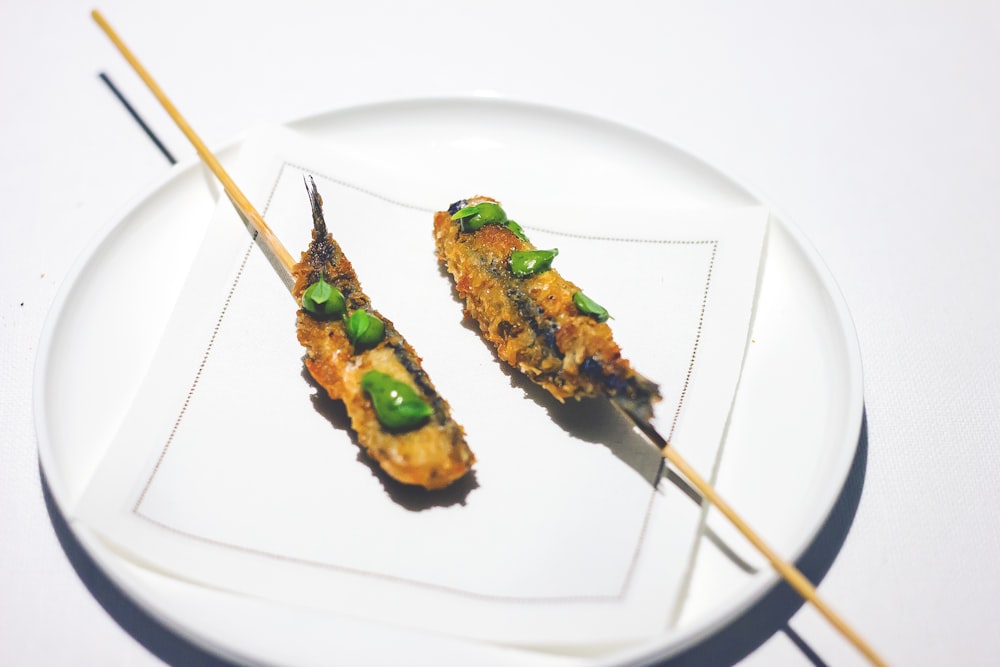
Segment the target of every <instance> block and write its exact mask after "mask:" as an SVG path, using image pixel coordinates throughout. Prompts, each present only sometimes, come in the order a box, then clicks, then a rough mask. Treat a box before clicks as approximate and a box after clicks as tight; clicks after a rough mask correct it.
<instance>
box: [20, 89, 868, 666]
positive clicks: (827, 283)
mask: <svg viewBox="0 0 1000 667" xmlns="http://www.w3.org/2000/svg"><path fill="white" fill-rule="evenodd" d="M414 105H420V106H424V107H431V106H442V105H443V106H452V107H454V106H458V105H464V106H466V107H472V106H485V107H505V108H506V109H511V110H517V111H519V112H530V113H535V114H538V113H540V114H543V115H545V116H547V117H556V116H563V117H565V116H571V117H574V118H576V119H578V120H580V121H584V122H587V123H590V124H595V123H596V124H597V125H599V126H602V127H603V128H604V129H609V130H613V131H615V132H624V133H627V134H631V135H633V136H635V137H641V138H643V139H645V140H648V141H650V142H652V143H654V144H657V145H659V147H661V148H664V147H665V148H668V149H670V150H672V151H674V152H676V153H677V154H678V155H682V156H684V157H685V158H686V159H688V160H691V161H693V162H695V163H697V164H699V165H701V167H702V168H704V169H706V170H708V171H710V172H711V173H712V174H714V175H715V176H716V177H717V178H719V179H722V180H724V181H725V182H727V184H728V185H730V186H732V187H734V188H736V189H738V190H740V191H742V192H743V193H745V194H746V195H747V196H748V197H749V198H750V199H752V200H754V201H755V202H758V203H759V204H761V205H764V206H767V207H768V209H769V210H770V212H771V221H772V223H774V222H776V223H777V224H779V225H780V226H781V228H782V231H784V232H785V233H787V234H788V235H789V236H790V237H791V239H792V240H793V242H794V245H795V247H796V249H797V250H798V251H799V252H801V253H802V255H803V257H804V259H805V260H806V261H807V263H808V264H809V266H810V267H811V269H812V270H813V272H814V274H815V277H816V278H817V279H818V280H819V282H820V284H821V285H822V287H823V289H824V291H825V293H826V295H827V296H828V297H829V300H830V303H831V305H832V306H833V309H834V311H835V319H836V321H837V323H838V324H839V330H838V332H837V335H838V339H839V340H841V341H842V342H843V343H844V346H845V349H844V351H845V353H846V355H847V360H848V361H849V364H848V368H847V379H848V380H849V381H848V382H847V384H846V387H845V389H846V395H845V405H846V406H847V407H848V411H849V415H848V420H847V422H848V424H849V426H845V430H846V432H847V433H850V434H853V441H852V443H850V446H849V447H845V448H844V451H843V453H842V456H841V457H839V458H838V460H840V459H841V458H842V459H843V463H842V464H841V465H840V466H839V467H838V469H837V470H836V483H834V484H831V485H830V488H831V489H833V490H835V492H834V493H833V494H832V497H831V498H824V499H823V500H822V503H821V504H822V510H823V511H822V516H821V520H819V521H817V522H815V525H813V526H811V527H810V529H809V530H807V531H803V535H802V536H800V538H799V539H798V540H797V546H796V547H795V548H794V549H793V553H792V554H789V555H788V556H787V560H788V561H789V562H793V563H794V562H795V561H796V560H797V559H798V558H799V557H801V556H802V554H803V553H804V552H805V550H806V549H807V548H808V547H809V545H810V544H812V543H813V541H814V540H815V539H816V537H817V535H818V533H819V531H820V530H821V529H822V526H823V524H824V522H825V520H826V518H827V517H829V515H830V512H831V511H832V510H833V507H834V504H835V502H836V500H837V498H838V496H839V493H840V491H841V490H842V489H843V486H844V484H845V483H846V480H847V475H848V473H849V471H850V467H851V463H852V461H853V459H854V456H855V454H856V451H857V444H858V440H859V437H860V434H861V430H862V427H863V413H864V395H863V366H862V359H861V350H860V342H859V338H858V334H857V331H856V328H855V326H854V320H853V317H852V316H851V313H850V310H849V308H848V304H847V301H846V299H845V297H844V294H843V292H842V290H841V288H840V286H839V285H838V283H837V281H836V279H835V277H834V275H833V273H832V271H831V270H830V268H829V266H828V265H827V263H826V262H825V260H824V259H823V258H822V256H821V255H820V253H819V252H818V250H817V249H816V247H815V246H814V245H813V243H812V242H811V241H810V240H809V239H808V238H807V237H806V235H805V234H804V232H803V231H802V230H801V228H800V227H799V226H798V225H797V224H795V223H794V221H793V220H792V219H791V218H790V217H789V216H787V215H785V213H784V212H783V211H782V210H781V209H780V208H779V207H777V206H775V205H774V204H773V203H772V202H771V199H769V198H768V197H766V196H764V195H763V194H762V193H761V192H760V191H759V190H758V189H757V188H754V187H752V186H750V185H749V184H748V181H747V180H746V179H743V178H740V177H739V176H738V175H735V174H734V173H733V172H732V171H728V170H722V169H720V168H718V167H716V166H715V165H714V164H713V163H711V162H709V161H708V160H706V159H705V158H703V157H701V156H700V155H699V154H698V153H696V152H694V151H691V150H688V149H687V148H686V147H684V146H683V145H681V144H679V143H678V142H676V141H673V140H671V139H669V138H666V137H662V136H658V135H655V134H652V133H650V132H647V131H645V130H643V129H639V128H635V127H632V126H629V125H627V124H624V123H621V122H618V121H616V120H612V119H608V118H605V117H602V116H599V115H595V114H591V113H588V112H584V111H580V110H576V109H570V108H564V107H559V106H553V105H547V104H541V103H536V102H525V101H519V100H515V99H510V98H505V97H497V96H493V95H489V96H486V95H454V96H452V95H446V96H418V97H403V98H388V99H385V100H376V101H369V102H364V103H360V104H354V105H350V106H345V107H339V108H334V109H328V110H325V111H322V112H319V113H314V114H308V115H304V116H301V117H298V118H296V119H293V120H291V121H288V122H287V123H284V124H285V125H286V126H288V127H289V128H291V129H293V130H300V129H301V128H303V127H305V126H308V125H309V124H319V123H330V122H334V123H336V120H337V119H338V117H340V118H343V117H344V116H347V115H350V114H364V113H365V112H370V111H373V110H378V111H399V110H402V109H404V108H405V107H407V106H409V107H413V106H414ZM246 136H247V132H241V133H239V134H238V135H237V136H236V138H235V139H232V140H230V141H228V142H226V143H225V144H223V146H222V148H220V149H218V150H215V151H213V152H214V153H215V154H216V155H220V154H224V153H227V152H229V151H232V150H234V149H235V148H238V147H239V146H240V145H242V143H243V142H244V141H245V139H246ZM199 166H200V160H199V159H198V158H197V156H192V157H190V158H188V159H186V160H184V161H181V162H179V163H177V164H175V165H172V166H171V167H170V168H169V170H168V171H167V172H166V173H165V174H164V176H163V177H161V178H158V179H155V180H153V181H152V182H151V183H150V184H149V185H147V186H146V187H145V188H144V189H143V190H142V191H140V192H139V193H138V194H137V195H135V196H133V197H131V198H129V199H128V200H127V201H126V202H125V204H124V206H122V207H120V208H118V209H116V211H115V213H114V214H113V215H112V216H111V218H110V219H109V220H108V221H106V222H105V223H104V224H103V225H101V226H100V227H99V229H98V230H97V232H96V233H95V234H94V235H93V236H92V237H91V238H90V240H89V241H88V242H87V243H86V244H85V246H84V248H83V249H82V250H81V251H80V253H79V254H78V255H77V257H76V259H75V260H74V263H73V264H72V265H71V267H70V269H69V270H68V271H67V274H66V276H65V278H64V279H63V281H62V282H61V284H60V286H59V288H58V291H57V295H56V298H55V299H54V301H53V303H52V305H51V306H50V308H49V311H48V313H47V315H46V317H45V321H44V324H43V328H42V334H41V336H40V338H39V344H38V348H37V352H36V357H35V367H34V372H33V387H32V407H33V422H34V427H35V435H36V449H37V452H38V457H39V463H40V467H41V473H42V476H43V477H44V482H43V483H45V484H46V485H47V486H48V488H49V491H50V493H51V495H52V498H53V501H54V504H55V507H56V509H57V510H58V511H59V512H60V513H61V514H62V516H63V518H64V519H66V523H67V526H68V528H69V530H70V531H71V532H72V533H73V536H74V537H75V538H76V539H77V540H78V541H79V542H80V544H81V546H82V547H83V549H84V551H85V552H86V554H87V556H89V557H90V558H91V559H92V560H93V561H94V562H95V563H97V564H98V565H99V566H100V568H101V571H102V573H103V574H104V575H105V576H107V577H108V578H109V579H110V580H111V581H112V582H113V583H114V584H116V585H117V586H119V587H120V588H121V590H122V592H123V594H125V595H126V596H127V597H129V598H131V599H133V600H134V601H136V602H137V603H138V604H139V605H140V606H141V607H142V609H143V610H144V611H146V612H147V613H149V614H150V615H151V616H153V617H154V618H156V619H157V620H158V621H159V622H160V623H162V624H163V625H164V626H165V627H167V628H168V629H169V630H170V631H171V632H174V633H177V634H178V635H180V636H181V637H183V638H184V639H186V640H188V641H191V642H193V643H194V644H196V645H199V646H201V647H203V648H205V649H206V650H208V651H210V652H212V653H214V654H216V655H219V656H225V657H229V658H233V657H238V658H247V657H251V658H253V657H254V656H243V655H241V654H240V653H239V652H238V651H234V650H233V648H232V647H229V646H224V645H222V644H220V643H219V642H218V641H217V640H215V639H214V638H213V637H212V636H211V635H210V634H206V633H203V632H199V631H197V630H195V629H192V628H189V627H187V626H186V625H185V624H184V623H182V622H180V621H178V619H175V618H172V617H171V616H170V615H169V614H166V613H165V612H164V611H163V610H162V609H160V608H159V607H158V605H157V604H156V601H155V600H150V599H149V596H148V592H149V591H148V589H146V588H145V587H144V586H143V584H142V582H139V581H138V580H135V579H134V577H133V576H132V575H131V573H127V572H125V571H123V570H122V569H121V568H116V567H114V560H116V559H118V560H120V557H119V556H117V555H116V554H115V553H114V552H113V550H111V549H110V548H109V547H107V546H106V545H105V544H104V543H103V542H102V541H101V540H100V539H99V538H98V537H97V536H96V535H94V534H93V533H92V532H91V531H90V530H89V528H87V527H86V526H85V525H83V524H82V523H80V522H79V521H75V520H73V519H72V517H71V516H70V514H68V512H67V510H68V509H69V508H67V499H66V497H65V494H66V490H65V489H64V488H62V487H63V481H62V480H61V479H60V470H59V465H58V463H57V460H56V459H57V457H56V456H55V451H54V449H53V447H52V441H51V440H52V438H51V435H50V434H49V431H48V428H47V424H48V421H49V417H48V411H47V409H46V406H45V400H44V398H45V396H44V394H45V388H46V384H47V383H46V380H47V374H48V373H49V366H48V363H47V360H48V358H49V356H50V351H51V349H52V346H53V344H54V341H55V338H56V336H57V333H58V331H59V326H58V325H59V323H60V320H61V319H62V317H63V314H64V310H65V308H66V305H67V302H68V296H69V291H70V289H69V288H70V287H72V285H74V284H76V283H77V282H78V281H79V280H80V279H81V278H82V276H83V275H84V274H85V273H86V271H87V269H88V267H90V265H91V263H92V262H93V260H94V259H95V257H97V256H98V255H99V253H100V252H101V250H102V249H103V248H104V247H105V245H107V244H109V243H110V242H111V239H112V237H113V236H114V233H115V231H116V230H118V229H119V227H120V226H121V225H122V224H123V222H125V221H126V220H128V219H129V217H130V216H131V215H132V214H133V213H134V212H135V211H136V210H137V209H139V208H140V207H141V206H143V205H144V204H146V203H147V202H149V201H150V200H152V199H153V198H154V197H156V196H157V194H158V193H159V192H161V191H162V190H164V189H166V188H168V187H170V186H171V185H175V184H176V183H175V182H176V181H177V180H180V179H181V178H183V177H184V176H185V175H187V174H188V173H189V172H190V171H192V170H197V169H198V168H199ZM755 317H756V313H755ZM752 326H753V323H751V327H752ZM737 391H738V390H737ZM779 581H780V577H779V575H778V574H777V573H776V572H775V571H774V570H773V569H771V568H764V569H762V570H760V571H758V572H757V573H756V574H755V575H753V576H752V577H750V578H749V579H748V581H747V582H746V583H745V584H744V585H743V586H741V587H740V588H739V589H738V590H734V591H733V592H732V594H731V595H729V596H727V598H726V604H725V605H724V611H720V613H718V614H713V615H712V619H709V620H706V619H699V620H700V622H695V623H692V624H690V625H689V626H682V627H681V628H675V629H671V630H669V631H667V632H665V633H663V634H661V635H657V636H656V637H654V638H651V639H650V640H649V642H644V643H643V644H641V645H639V646H633V647H629V649H628V650H626V651H624V652H622V653H617V654H616V653H615V652H611V653H609V654H607V655H603V654H602V655H598V656H592V657H590V658H589V659H588V658H581V659H580V662H581V664H583V663H586V662H588V661H589V662H590V663H592V664H616V663H615V662H614V661H615V660H620V659H624V658H625V657H626V656H631V657H633V658H639V657H651V656H656V657H659V658H665V657H669V656H672V655H676V654H678V653H680V652H681V651H683V650H684V649H686V648H689V647H691V646H693V645H695V644H697V643H699V642H701V641H703V640H705V639H706V638H708V637H710V636H711V635H712V634H714V633H715V632H717V631H718V630H719V629H721V628H723V627H725V626H726V625H727V624H728V623H730V622H731V621H732V620H733V619H734V618H735V617H737V616H738V615H739V614H741V613H743V612H744V611H746V610H747V609H749V608H750V607H752V606H753V604H755V603H756V602H757V601H759V600H760V599H761V598H762V597H763V596H764V595H765V594H766V593H767V592H768V590H770V589H771V588H772V587H774V586H775V585H776V584H777V583H778V582H779ZM734 601H735V603H734ZM637 651H641V654H640V653H637Z"/></svg>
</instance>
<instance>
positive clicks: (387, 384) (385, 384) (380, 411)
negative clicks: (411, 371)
mask: <svg viewBox="0 0 1000 667" xmlns="http://www.w3.org/2000/svg"><path fill="white" fill-rule="evenodd" d="M361 388H362V389H363V390H364V391H365V392H367V393H368V395H369V396H370V397H371V399H372V405H373V406H374V407H375V416H376V417H377V418H378V421H379V423H380V424H382V426H385V427H386V428H387V429H391V430H405V429H411V428H414V427H416V426H419V425H420V424H422V423H423V422H424V421H426V420H427V418H428V417H430V416H431V415H432V414H434V409H433V408H431V406H430V405H428V404H427V403H426V402H425V401H424V400H423V399H422V398H420V396H419V395H418V394H417V392H415V391H414V390H413V388H412V387H410V385H408V384H406V383H403V382H400V381H399V380H396V379H394V378H392V377H391V376H389V375H386V374H385V373H381V372H379V371H368V372H367V373H365V374H364V376H362V378H361Z"/></svg>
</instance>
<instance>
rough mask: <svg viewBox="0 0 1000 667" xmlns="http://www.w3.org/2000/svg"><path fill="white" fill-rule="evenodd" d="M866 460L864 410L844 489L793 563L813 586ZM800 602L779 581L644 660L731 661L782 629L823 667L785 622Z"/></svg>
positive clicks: (662, 666) (839, 534) (857, 494)
mask: <svg viewBox="0 0 1000 667" xmlns="http://www.w3.org/2000/svg"><path fill="white" fill-rule="evenodd" d="M867 463H868V416H867V413H865V414H863V415H862V418H861V434H860V436H859V438H858V447H857V451H856V452H855V454H854V461H853V462H852V463H851V469H850V471H848V474H847V479H846V481H845V482H844V488H842V489H841V491H840V495H839V496H838V497H837V501H836V503H834V505H833V509H832V510H831V511H830V514H829V516H827V518H826V521H825V522H824V523H823V526H822V528H820V529H819V532H818V533H817V534H816V539H814V540H813V542H812V543H811V544H810V545H809V547H808V548H807V549H806V550H805V552H804V553H803V554H802V557H801V558H799V560H798V561H796V563H795V566H796V567H798V568H799V570H800V571H801V572H802V574H804V575H805V576H806V578H807V579H809V581H811V582H812V583H813V585H814V586H819V582H820V581H822V580H823V577H825V576H826V573H827V572H828V571H829V570H830V567H831V566H832V565H833V561H834V560H836V558H837V554H839V553H840V549H841V547H842V546H843V545H844V541H845V540H846V539H847V534H848V533H849V532H850V530H851V524H852V523H854V515H855V513H856V512H857V510H858V504H859V502H860V500H861V490H862V488H864V485H865V468H866V467H867ZM804 604H805V602H804V600H803V599H802V598H801V597H800V596H799V594H798V593H796V592H795V591H794V590H793V589H792V587H791V586H789V585H788V584H787V583H785V582H784V581H782V582H780V583H779V584H778V585H776V586H775V587H774V588H773V589H772V590H771V591H769V592H768V593H767V594H765V595H764V597H762V598H761V599H760V600H759V601H758V602H757V603H756V604H754V605H753V606H751V607H750V608H749V609H748V610H747V611H745V612H744V613H743V614H742V615H740V616H738V617H737V618H736V620H734V621H733V622H732V623H730V624H729V625H728V626H726V627H725V628H724V629H722V630H720V631H719V632H717V633H715V634H713V635H712V636H710V637H708V638H707V639H705V640H704V641H702V642H701V643H699V644H696V645H694V646H692V647H691V648H689V649H687V650H685V651H683V652H682V653H680V654H678V655H676V656H674V657H673V658H671V659H669V660H665V661H660V662H656V661H650V662H649V663H646V664H648V665H657V666H658V667H705V666H706V665H733V664H735V663H737V662H739V661H740V660H742V659H743V658H745V657H747V656H748V655H750V654H751V653H753V652H754V651H755V650H756V649H757V648H759V647H760V646H761V645H762V644H763V643H764V642H766V641H767V640H768V639H770V638H771V637H772V636H773V635H775V634H777V633H779V632H780V633H783V634H785V635H786V636H787V637H788V638H789V639H790V640H791V642H792V643H793V644H794V645H795V646H796V647H797V648H798V649H799V650H800V651H801V652H802V655H803V658H804V659H805V660H806V661H807V662H808V663H811V664H813V665H816V667H825V666H826V663H825V662H823V660H822V659H821V658H820V657H819V655H817V654H816V652H815V651H813V650H812V648H811V647H810V646H809V645H808V644H807V643H806V642H805V641H804V640H803V639H802V638H801V637H800V636H799V635H798V634H797V633H796V632H795V631H794V630H792V629H791V628H790V627H789V625H788V621H789V620H790V619H791V618H792V616H794V615H795V613H796V612H797V611H798V610H799V609H800V608H801V607H802V606H803V605H804ZM845 641H846V640H845Z"/></svg>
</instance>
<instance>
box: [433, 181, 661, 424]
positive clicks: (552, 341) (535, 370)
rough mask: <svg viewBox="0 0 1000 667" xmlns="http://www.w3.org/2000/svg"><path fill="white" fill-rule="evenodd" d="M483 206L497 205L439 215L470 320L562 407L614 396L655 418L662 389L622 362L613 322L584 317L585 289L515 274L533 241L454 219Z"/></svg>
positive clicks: (437, 233) (445, 255)
mask: <svg viewBox="0 0 1000 667" xmlns="http://www.w3.org/2000/svg"><path fill="white" fill-rule="evenodd" d="M481 202H494V203H496V200H494V199H491V198H489V197H475V198H472V199H468V200H462V201H460V202H456V203H455V204H453V205H452V206H451V207H450V209H449V211H439V212H438V213H436V214H435V215H434V239H435V243H436V246H437V253H438V259H439V260H440V261H441V262H442V263H443V264H444V266H445V268H446V269H447V270H448V272H449V273H450V274H451V275H452V277H453V278H454V280H455V287H456V289H457V291H458V294H459V296H461V297H462V298H463V299H464V300H465V310H466V314H467V315H468V316H469V317H471V318H472V319H474V320H475V321H476V322H478V323H479V328H480V330H481V331H482V334H483V337H484V338H486V340H488V341H489V342H490V343H492V344H493V345H494V346H495V348H496V351H497V355H498V356H499V357H500V358H501V359H502V360H504V361H506V362H507V363H509V364H511V365H512V366H515V367H517V368H519V369H520V370H521V371H522V372H524V373H525V374H526V375H527V376H528V377H529V378H530V379H531V380H532V381H533V382H535V383H537V384H538V385H540V386H542V387H544V388H545V389H547V390H548V391H549V392H550V393H551V394H552V395H553V396H555V397H556V398H558V399H559V400H560V401H562V400H565V399H567V398H575V399H580V398H585V397H593V396H608V397H613V398H616V399H617V400H618V401H620V402H624V403H627V404H628V405H630V407H631V408H632V409H633V410H634V411H635V413H636V414H639V415H642V416H644V417H645V418H646V419H648V418H650V417H651V416H652V404H653V403H654V402H655V401H658V400H659V399H660V395H659V389H658V388H657V386H656V385H655V384H654V383H652V382H650V381H649V380H647V379H646V378H644V377H642V376H641V375H639V374H638V373H636V372H635V371H634V370H633V369H632V368H631V366H630V365H629V362H628V360H626V359H625V358H624V357H622V354H621V350H620V349H619V347H618V345H617V344H616V343H615V341H614V339H613V338H612V333H611V328H610V327H609V326H608V325H607V323H605V322H599V321H597V320H596V319H595V318H594V317H592V316H590V315H587V314H584V313H582V312H580V309H579V308H578V307H577V306H576V304H575V303H574V302H573V295H574V294H576V293H577V292H580V288H579V287H577V286H576V285H574V284H573V283H571V282H570V281H568V280H566V279H565V278H563V277H562V276H560V275H559V272H558V271H557V270H555V269H554V268H553V269H550V270H548V271H545V272H543V273H539V274H537V275H533V276H528V277H523V278H522V277H517V276H515V275H514V274H513V273H512V272H511V269H510V255H511V252H512V251H515V250H518V251H521V250H535V249H536V248H535V247H534V246H533V245H532V244H531V243H530V242H528V241H524V240H521V239H520V238H518V236H517V235H515V234H514V233H513V232H512V231H511V230H510V229H508V228H507V227H505V226H503V225H498V224H487V225H484V226H482V227H481V228H479V229H478V230H476V231H471V232H466V231H462V230H461V228H460V226H459V224H458V223H456V221H455V220H454V219H452V214H454V213H455V212H457V211H458V210H459V209H461V208H464V207H465V206H470V205H473V204H478V203H481ZM556 262H558V259H557V260H556Z"/></svg>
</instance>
